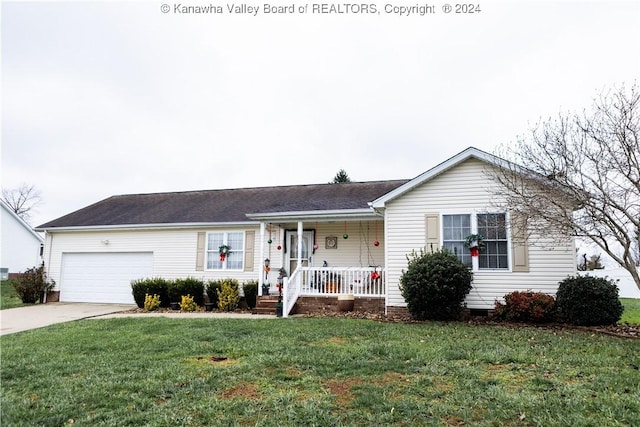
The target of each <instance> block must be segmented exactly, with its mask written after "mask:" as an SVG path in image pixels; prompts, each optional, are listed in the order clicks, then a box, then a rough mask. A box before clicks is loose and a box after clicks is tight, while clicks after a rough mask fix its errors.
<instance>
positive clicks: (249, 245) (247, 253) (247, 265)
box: [244, 231, 256, 271]
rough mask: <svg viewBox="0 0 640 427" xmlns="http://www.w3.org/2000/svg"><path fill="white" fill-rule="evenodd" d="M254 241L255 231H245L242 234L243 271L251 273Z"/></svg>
mask: <svg viewBox="0 0 640 427" xmlns="http://www.w3.org/2000/svg"><path fill="white" fill-rule="evenodd" d="M255 241H256V232H255V231H246V232H245V233H244V271H253V262H254V261H253V258H254V256H253V246H254V244H255Z"/></svg>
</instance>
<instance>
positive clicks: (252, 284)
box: [242, 280, 258, 310]
mask: <svg viewBox="0 0 640 427" xmlns="http://www.w3.org/2000/svg"><path fill="white" fill-rule="evenodd" d="M242 292H244V300H245V302H246V303H247V307H249V310H253V308H254V307H255V306H256V302H257V296H258V281H257V280H250V281H248V282H246V283H245V284H244V285H242Z"/></svg>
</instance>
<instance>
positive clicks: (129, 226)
mask: <svg viewBox="0 0 640 427" xmlns="http://www.w3.org/2000/svg"><path fill="white" fill-rule="evenodd" d="M257 225H258V222H256V221H238V222H189V223H166V224H118V225H86V226H74V227H48V228H36V230H37V231H46V232H47V233H56V232H59V231H64V232H81V231H127V230H158V229H161V230H167V229H202V228H220V227H227V228H228V227H251V226H253V227H255V226H257Z"/></svg>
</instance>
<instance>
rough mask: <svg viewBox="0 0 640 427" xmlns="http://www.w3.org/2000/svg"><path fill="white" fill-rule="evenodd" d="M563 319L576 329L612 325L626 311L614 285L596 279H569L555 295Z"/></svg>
mask: <svg viewBox="0 0 640 427" xmlns="http://www.w3.org/2000/svg"><path fill="white" fill-rule="evenodd" d="M556 307H557V310H558V315H559V316H560V318H561V319H562V320H563V321H565V322H567V323H571V324H574V325H588V326H591V325H611V324H614V323H616V322H617V321H618V320H620V316H622V311H623V310H624V308H623V306H622V303H621V302H620V300H619V299H618V287H617V286H616V284H615V282H613V281H611V280H608V279H605V278H602V277H593V276H577V277H573V276H569V277H567V278H566V279H564V280H563V281H562V282H560V285H559V286H558V293H557V295H556Z"/></svg>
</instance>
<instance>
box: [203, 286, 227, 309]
mask: <svg viewBox="0 0 640 427" xmlns="http://www.w3.org/2000/svg"><path fill="white" fill-rule="evenodd" d="M222 282H223V280H209V281H208V282H207V288H206V292H207V297H209V302H210V303H212V304H215V306H216V307H217V306H218V293H219V292H220V291H221V290H222Z"/></svg>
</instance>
